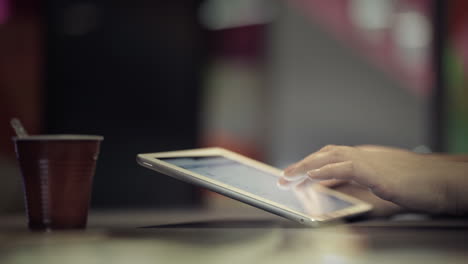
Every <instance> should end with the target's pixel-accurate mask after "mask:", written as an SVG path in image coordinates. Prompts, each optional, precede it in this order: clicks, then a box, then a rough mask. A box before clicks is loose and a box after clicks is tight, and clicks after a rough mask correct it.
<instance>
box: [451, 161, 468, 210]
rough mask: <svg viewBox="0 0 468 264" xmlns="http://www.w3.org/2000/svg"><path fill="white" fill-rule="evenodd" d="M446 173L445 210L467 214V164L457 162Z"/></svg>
mask: <svg viewBox="0 0 468 264" xmlns="http://www.w3.org/2000/svg"><path fill="white" fill-rule="evenodd" d="M448 173H449V175H447V180H448V181H447V188H446V190H447V198H448V199H447V209H448V210H447V211H448V212H449V213H450V214H454V215H468V164H462V163H460V164H457V166H454V168H453V170H449V171H448Z"/></svg>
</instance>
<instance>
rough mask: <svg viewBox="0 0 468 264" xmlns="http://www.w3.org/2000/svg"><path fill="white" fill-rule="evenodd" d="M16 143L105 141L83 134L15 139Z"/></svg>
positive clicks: (32, 136) (96, 136)
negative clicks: (32, 141)
mask: <svg viewBox="0 0 468 264" xmlns="http://www.w3.org/2000/svg"><path fill="white" fill-rule="evenodd" d="M13 140H14V141H29V140H34V141H41V140H53V141H59V140H73V141H74V140H76V141H80V140H98V141H102V140H104V137H103V136H98V135H83V134H49V135H30V136H26V137H21V138H20V137H13Z"/></svg>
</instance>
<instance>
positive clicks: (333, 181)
mask: <svg viewBox="0 0 468 264" xmlns="http://www.w3.org/2000/svg"><path fill="white" fill-rule="evenodd" d="M319 183H320V184H321V185H322V186H325V187H328V188H335V187H338V186H341V185H343V184H346V183H349V181H347V180H337V179H331V180H323V181H320V182H319Z"/></svg>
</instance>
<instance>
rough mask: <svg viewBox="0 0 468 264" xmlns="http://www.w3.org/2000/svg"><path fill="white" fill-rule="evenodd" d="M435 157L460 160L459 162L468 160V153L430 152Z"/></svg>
mask: <svg viewBox="0 0 468 264" xmlns="http://www.w3.org/2000/svg"><path fill="white" fill-rule="evenodd" d="M429 155H431V156H433V157H437V158H441V159H444V160H450V161H459V162H468V155H467V154H439V153H435V154H429Z"/></svg>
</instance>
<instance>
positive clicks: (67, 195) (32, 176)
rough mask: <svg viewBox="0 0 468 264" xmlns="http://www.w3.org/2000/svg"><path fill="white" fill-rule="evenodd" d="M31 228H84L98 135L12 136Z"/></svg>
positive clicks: (98, 145) (94, 166)
mask: <svg viewBox="0 0 468 264" xmlns="http://www.w3.org/2000/svg"><path fill="white" fill-rule="evenodd" d="M13 140H14V142H15V147H16V155H17V158H18V162H19V167H20V170H21V174H22V177H23V183H24V194H25V202H26V212H27V215H28V226H29V228H30V229H31V230H48V229H83V228H86V223H87V218H88V208H89V202H90V199H91V189H92V182H93V177H94V171H95V168H96V162H97V159H98V155H99V147H100V143H101V141H102V140H103V137H102V136H90V135H37V136H28V137H24V138H18V137H16V138H13Z"/></svg>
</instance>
